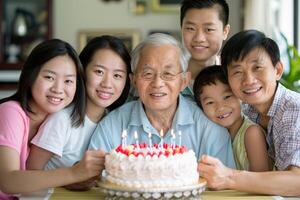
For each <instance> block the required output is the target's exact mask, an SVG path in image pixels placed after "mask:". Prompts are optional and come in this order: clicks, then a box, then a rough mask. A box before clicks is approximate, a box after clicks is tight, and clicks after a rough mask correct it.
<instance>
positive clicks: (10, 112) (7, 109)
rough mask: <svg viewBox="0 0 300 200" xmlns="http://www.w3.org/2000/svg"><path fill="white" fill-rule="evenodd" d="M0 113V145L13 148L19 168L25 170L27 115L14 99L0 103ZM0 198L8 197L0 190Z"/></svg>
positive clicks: (27, 149)
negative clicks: (18, 159) (17, 156)
mask: <svg viewBox="0 0 300 200" xmlns="http://www.w3.org/2000/svg"><path fill="white" fill-rule="evenodd" d="M0 113H1V115H0V145H1V146H6V147H9V148H12V149H15V150H16V151H17V152H18V153H19V156H20V169H21V170H25V167H26V159H27V157H28V154H29V147H28V135H29V121H30V120H29V117H28V116H27V115H26V113H25V112H24V110H23V109H22V107H21V106H20V104H19V103H18V102H16V101H8V102H5V103H2V104H0ZM0 199H9V197H8V196H7V195H5V194H3V193H2V192H1V191H0Z"/></svg>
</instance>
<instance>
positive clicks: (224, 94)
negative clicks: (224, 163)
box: [193, 65, 269, 171]
mask: <svg viewBox="0 0 300 200" xmlns="http://www.w3.org/2000/svg"><path fill="white" fill-rule="evenodd" d="M193 89H194V96H195V100H196V102H197V104H198V105H199V106H200V108H201V109H202V110H203V111H204V113H205V114H206V115H207V117H208V118H209V119H210V120H212V121H213V122H215V123H217V124H219V125H220V126H223V127H225V128H227V129H228V131H229V133H230V136H231V139H232V146H233V154H234V158H235V163H236V167H237V169H239V170H250V171H267V170H268V169H269V168H268V155H267V145H266V140H265V136H264V132H263V130H262V128H260V127H259V126H258V125H257V124H255V123H253V122H252V121H251V120H250V119H248V118H247V117H246V116H244V115H243V114H242V112H241V103H240V100H239V99H238V98H237V97H236V96H235V95H234V94H233V93H232V91H231V89H230V87H229V85H228V81H227V79H226V76H225V74H224V72H223V70H222V68H221V66H220V65H212V66H209V67H206V68H205V69H203V70H202V71H201V72H200V73H199V74H198V76H197V77H196V79H195V83H194V88H193Z"/></svg>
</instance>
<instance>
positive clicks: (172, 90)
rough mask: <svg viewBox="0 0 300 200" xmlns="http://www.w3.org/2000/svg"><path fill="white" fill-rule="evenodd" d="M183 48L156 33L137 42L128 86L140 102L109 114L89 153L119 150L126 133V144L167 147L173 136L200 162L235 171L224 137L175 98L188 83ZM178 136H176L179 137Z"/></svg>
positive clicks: (222, 131)
mask: <svg viewBox="0 0 300 200" xmlns="http://www.w3.org/2000/svg"><path fill="white" fill-rule="evenodd" d="M186 66H187V64H186V58H185V56H184V54H183V51H182V47H181V45H180V43H178V42H177V41H176V40H175V39H174V38H173V37H172V36H169V35H165V34H161V33H156V34H153V35H150V36H149V37H148V38H147V39H146V40H144V41H143V42H141V43H140V44H139V45H138V46H137V47H136V48H135V49H134V51H133V52H132V61H131V68H132V72H133V74H132V75H131V81H132V83H133V85H134V87H135V89H136V90H137V92H138V94H139V97H140V98H139V99H138V100H136V101H132V102H129V103H127V104H125V105H124V106H122V107H120V108H118V109H116V110H115V111H113V112H111V113H109V114H108V115H107V116H106V117H105V118H104V119H103V120H102V121H101V122H100V123H99V124H98V126H97V128H96V130H95V132H94V134H93V136H92V139H91V142H90V148H91V149H102V150H105V151H110V150H111V149H114V148H116V147H117V146H118V145H120V144H121V139H122V137H121V135H122V132H123V131H124V130H127V133H128V134H127V138H126V139H127V144H133V143H135V142H136V139H137V137H136V136H135V135H136V134H134V133H135V132H137V133H138V140H139V142H140V143H148V140H149V133H151V134H150V135H151V136H152V138H151V139H152V143H160V142H161V141H164V142H165V143H169V144H171V141H172V140H173V139H172V134H171V132H172V131H174V132H175V134H177V137H176V143H177V144H178V143H179V141H180V142H181V144H182V145H185V146H186V147H187V148H189V149H193V150H194V151H195V153H196V156H197V157H198V158H200V156H201V155H203V154H208V155H211V156H214V157H217V158H219V159H220V160H222V162H223V163H225V165H227V166H231V167H234V166H235V164H234V161H233V157H232V149H231V143H230V137H229V134H228V133H227V131H226V130H225V129H224V128H222V127H220V126H218V125H216V124H214V123H213V122H212V121H210V120H209V119H208V118H207V117H206V116H205V115H204V114H203V112H202V111H201V110H200V109H199V108H198V107H197V106H196V104H195V103H194V102H192V101H190V100H189V99H186V98H185V97H183V96H181V95H180V91H182V90H183V89H184V88H185V87H186V86H187V84H188V82H189V80H190V72H187V71H186ZM179 131H181V135H179V134H178V132H179Z"/></svg>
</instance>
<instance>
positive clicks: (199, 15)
mask: <svg viewBox="0 0 300 200" xmlns="http://www.w3.org/2000/svg"><path fill="white" fill-rule="evenodd" d="M229 29H230V28H229V25H226V26H224V24H223V22H222V21H221V20H220V19H219V11H218V5H215V6H213V7H211V8H203V9H196V8H195V9H190V10H188V11H187V13H186V15H185V17H184V19H183V22H182V30H181V31H182V38H183V42H184V44H185V47H186V48H187V49H188V51H189V52H190V54H191V56H192V59H194V60H196V61H197V62H201V63H203V64H205V63H214V62H215V59H216V55H217V54H218V52H219V51H220V49H221V47H222V43H223V40H225V39H226V38H227V35H228V33H229Z"/></svg>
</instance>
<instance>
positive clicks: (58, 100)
mask: <svg viewBox="0 0 300 200" xmlns="http://www.w3.org/2000/svg"><path fill="white" fill-rule="evenodd" d="M61 100H62V99H60V98H55V97H50V101H54V102H60V101H61Z"/></svg>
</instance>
